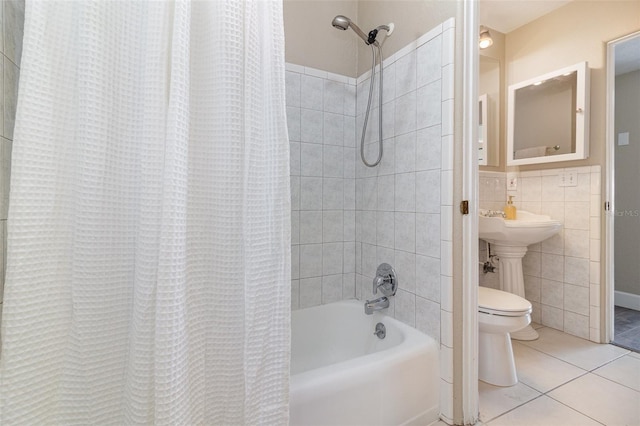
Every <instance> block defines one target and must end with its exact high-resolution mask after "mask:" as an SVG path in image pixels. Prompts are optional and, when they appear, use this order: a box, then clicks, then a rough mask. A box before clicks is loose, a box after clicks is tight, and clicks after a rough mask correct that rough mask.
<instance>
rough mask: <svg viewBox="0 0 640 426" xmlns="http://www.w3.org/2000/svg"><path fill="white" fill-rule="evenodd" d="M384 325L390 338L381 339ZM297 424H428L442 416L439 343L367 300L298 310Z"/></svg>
mask: <svg viewBox="0 0 640 426" xmlns="http://www.w3.org/2000/svg"><path fill="white" fill-rule="evenodd" d="M378 322H382V323H383V324H384V325H385V326H386V330H387V336H386V337H385V338H384V339H382V340H381V339H378V337H376V336H374V334H373V333H374V330H375V326H376V324H377V323H378ZM291 323H292V325H291V382H290V385H291V387H290V423H291V425H294V426H297V425H323V426H326V425H340V426H343V425H367V426H370V425H404V424H410V425H428V424H429V423H432V422H434V421H435V420H437V419H438V411H439V410H438V403H439V396H438V377H439V363H438V344H437V343H436V341H435V340H433V339H432V338H430V337H429V336H427V335H425V334H423V333H421V332H419V331H418V330H416V329H414V328H411V327H409V326H407V325H405V324H403V323H401V322H399V321H397V320H395V319H393V318H390V317H387V316H385V315H384V314H381V313H379V312H376V313H374V315H365V313H364V307H363V303H362V302H359V301H355V300H347V301H341V302H336V303H332V304H328V305H323V306H316V307H313V308H307V309H301V310H297V311H294V312H292V321H291Z"/></svg>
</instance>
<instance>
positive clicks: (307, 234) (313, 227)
mask: <svg viewBox="0 0 640 426" xmlns="http://www.w3.org/2000/svg"><path fill="white" fill-rule="evenodd" d="M321 242H322V211H319V210H305V211H301V212H300V244H311V243H321Z"/></svg>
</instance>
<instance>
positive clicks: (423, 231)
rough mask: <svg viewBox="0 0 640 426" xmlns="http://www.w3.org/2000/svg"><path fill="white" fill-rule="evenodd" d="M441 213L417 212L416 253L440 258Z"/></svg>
mask: <svg viewBox="0 0 640 426" xmlns="http://www.w3.org/2000/svg"><path fill="white" fill-rule="evenodd" d="M440 224H441V219H440V215H437V214H426V213H416V253H419V254H422V255H425V256H431V257H435V258H440V239H441V232H445V233H447V232H448V231H447V230H446V229H444V228H442V227H441V225H440Z"/></svg>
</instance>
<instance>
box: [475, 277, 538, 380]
mask: <svg viewBox="0 0 640 426" xmlns="http://www.w3.org/2000/svg"><path fill="white" fill-rule="evenodd" d="M478 322H479V325H480V333H479V338H478V339H479V342H478V343H479V348H478V361H479V370H478V378H479V379H480V380H482V381H483V382H487V383H489V384H492V385H496V386H513V385H515V384H516V383H518V376H517V375H516V364H515V360H514V359H513V349H512V348H511V337H510V336H509V333H513V332H514V331H518V330H520V329H522V328H524V327H526V326H527V325H529V323H530V322H531V303H530V302H529V301H528V300H526V299H524V298H522V297H520V296H516V295H515V294H512V293H508V292H506V291H501V290H495V289H492V288H487V287H479V291H478Z"/></svg>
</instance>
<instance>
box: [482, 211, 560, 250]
mask: <svg viewBox="0 0 640 426" xmlns="http://www.w3.org/2000/svg"><path fill="white" fill-rule="evenodd" d="M561 228H562V223H560V221H557V220H553V219H551V218H550V217H549V216H545V215H540V214H534V213H530V212H527V211H522V210H518V212H517V215H516V219H515V220H505V219H504V218H502V217H487V216H482V215H480V218H479V223H478V231H479V233H478V235H479V237H480V238H482V239H483V240H485V241H488V242H489V243H491V244H499V245H503V246H525V247H526V246H528V245H531V244H535V243H539V242H540V241H544V240H546V239H547V238H549V237H552V236H553V235H555V234H557V233H558V232H560V229H561Z"/></svg>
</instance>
